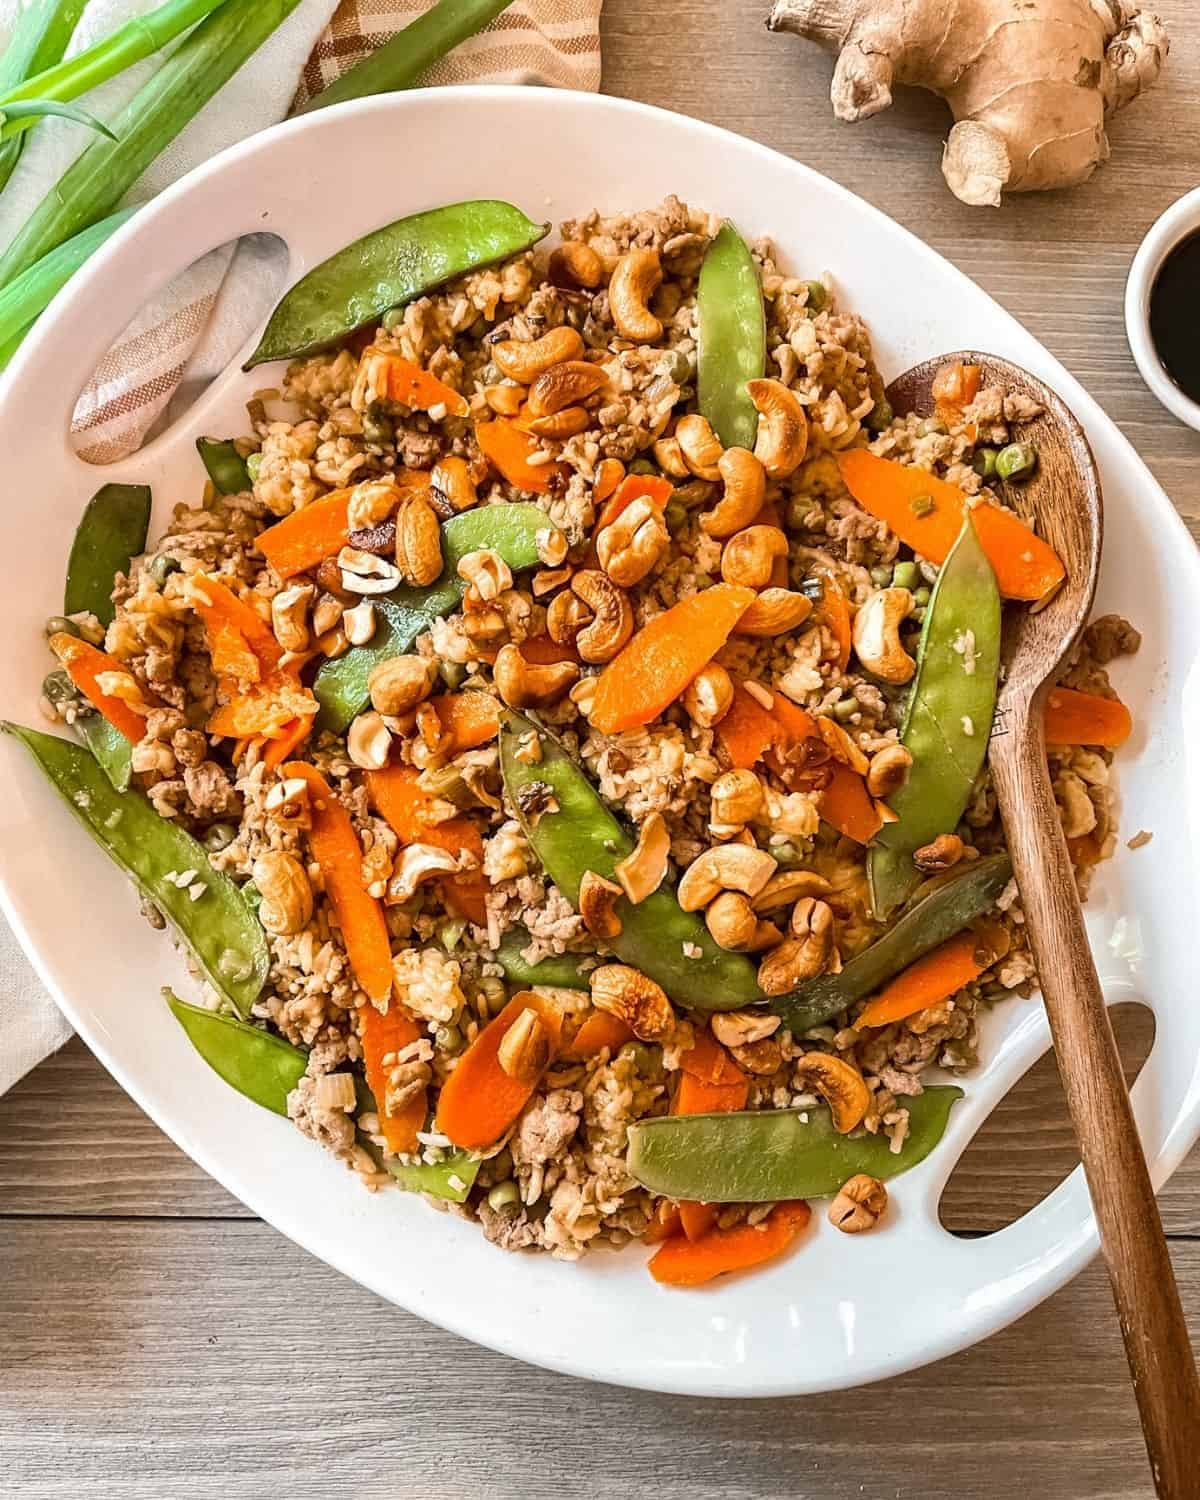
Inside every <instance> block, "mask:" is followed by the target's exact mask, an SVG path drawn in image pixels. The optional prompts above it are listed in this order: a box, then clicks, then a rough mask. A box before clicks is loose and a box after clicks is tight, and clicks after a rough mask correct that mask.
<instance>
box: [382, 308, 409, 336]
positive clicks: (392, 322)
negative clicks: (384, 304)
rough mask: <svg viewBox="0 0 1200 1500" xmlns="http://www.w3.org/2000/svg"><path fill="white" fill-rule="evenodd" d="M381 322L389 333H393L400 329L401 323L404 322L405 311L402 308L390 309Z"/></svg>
mask: <svg viewBox="0 0 1200 1500" xmlns="http://www.w3.org/2000/svg"><path fill="white" fill-rule="evenodd" d="M381 321H382V323H383V326H384V328H385V329H386V330H387V332H388V333H391V332H392V330H393V329H396V328H399V327H400V325H401V323H403V322H404V309H403V308H402V307H389V308H388V310H387V312H385V313H384V315H383V318H382V319H381Z"/></svg>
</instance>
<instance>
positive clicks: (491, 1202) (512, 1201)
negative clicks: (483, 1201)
mask: <svg viewBox="0 0 1200 1500" xmlns="http://www.w3.org/2000/svg"><path fill="white" fill-rule="evenodd" d="M487 1201H488V1207H489V1208H490V1209H491V1210H492V1212H493V1213H498V1214H501V1213H504V1212H505V1210H506V1209H513V1210H514V1211H515V1210H517V1209H519V1208H520V1206H521V1190H520V1188H518V1187H517V1185H516V1183H515V1182H514V1181H513V1180H512V1178H511V1177H510V1178H509V1179H508V1181H507V1182H498V1183H497V1184H496V1186H495V1187H494V1188H493V1189H492V1190H491V1192H490V1193H489V1194H488V1195H487Z"/></svg>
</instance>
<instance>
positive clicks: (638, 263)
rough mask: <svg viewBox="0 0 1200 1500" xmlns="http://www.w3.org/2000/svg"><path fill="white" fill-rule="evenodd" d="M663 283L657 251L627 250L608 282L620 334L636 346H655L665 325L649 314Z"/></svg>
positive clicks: (609, 297)
mask: <svg viewBox="0 0 1200 1500" xmlns="http://www.w3.org/2000/svg"><path fill="white" fill-rule="evenodd" d="M661 282H662V266H661V265H660V263H659V259H658V251H657V250H627V251H626V252H625V254H624V255H622V257H621V259H620V260H619V261H618V262H617V264H616V268H615V270H614V271H613V273H612V278H611V280H610V281H609V283H608V305H609V309H610V311H611V312H612V320H613V322H614V323H615V324H616V325H617V332H618V333H619V334H620V335H621V337H622V338H623V339H628V340H629V341H630V343H633V344H653V343H656V342H657V341H658V340H659V339H660V338H661V337H662V331H663V326H662V324H661V323H660V322H659V320H658V319H657V318H656V317H655V316H654V314H653V313H652V312H651V311H650V306H649V304H650V298H651V297H652V296H653V295H654V292H655V291H656V289H657V288H658V286H659V285H660V284H661Z"/></svg>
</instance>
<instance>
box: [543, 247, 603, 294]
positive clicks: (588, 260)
mask: <svg viewBox="0 0 1200 1500" xmlns="http://www.w3.org/2000/svg"><path fill="white" fill-rule="evenodd" d="M549 273H550V281H551V283H552V284H553V285H554V286H561V287H567V288H571V287H583V288H584V289H585V290H587V291H592V290H594V289H595V288H596V287H598V286H599V285H600V283H601V282H602V281H603V280H604V262H603V261H602V260H601V259H600V257H599V256H598V255H597V254H596V252H595V251H594V250H593V249H592V247H591V246H590V245H588V244H585V243H584V241H583V240H564V241H563V242H562V244H561V245H559V247H558V249H557V250H554V251H552V252H551V255H550V266H549Z"/></svg>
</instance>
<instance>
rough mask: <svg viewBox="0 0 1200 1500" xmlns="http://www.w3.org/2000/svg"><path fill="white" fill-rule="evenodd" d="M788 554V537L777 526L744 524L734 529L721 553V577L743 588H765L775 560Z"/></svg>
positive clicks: (769, 579)
mask: <svg viewBox="0 0 1200 1500" xmlns="http://www.w3.org/2000/svg"><path fill="white" fill-rule="evenodd" d="M787 555H788V539H787V537H786V536H785V535H784V533H783V532H782V531H781V530H780V529H779V527H778V526H747V527H745V528H744V529H743V530H742V531H735V532H734V534H733V535H732V536H731V537H730V538H729V540H728V541H727V542H726V543H725V546H724V548H723V550H722V552H721V577H722V578H723V579H724V580H725V582H726V583H738V584H741V585H742V587H743V588H748V589H765V588H766V586H767V584H768V583H770V581H771V574H772V572H773V571H774V569H775V560H776V559H777V558H780V557H786V556H787Z"/></svg>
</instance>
